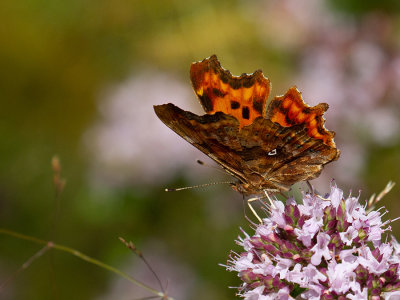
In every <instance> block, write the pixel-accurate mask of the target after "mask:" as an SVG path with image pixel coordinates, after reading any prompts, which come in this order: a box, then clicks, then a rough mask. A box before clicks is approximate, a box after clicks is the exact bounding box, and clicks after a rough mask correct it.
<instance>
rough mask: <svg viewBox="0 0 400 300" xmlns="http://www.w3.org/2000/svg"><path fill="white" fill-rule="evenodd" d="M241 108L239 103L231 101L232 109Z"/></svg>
mask: <svg viewBox="0 0 400 300" xmlns="http://www.w3.org/2000/svg"><path fill="white" fill-rule="evenodd" d="M239 107H240V103H239V102H237V101H233V100H232V101H231V108H232V109H238V108H239Z"/></svg>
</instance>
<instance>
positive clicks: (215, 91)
mask: <svg viewBox="0 0 400 300" xmlns="http://www.w3.org/2000/svg"><path fill="white" fill-rule="evenodd" d="M213 94H214V95H215V96H217V97H220V98H223V97H225V95H226V93H224V92H222V91H220V90H219V89H216V88H213Z"/></svg>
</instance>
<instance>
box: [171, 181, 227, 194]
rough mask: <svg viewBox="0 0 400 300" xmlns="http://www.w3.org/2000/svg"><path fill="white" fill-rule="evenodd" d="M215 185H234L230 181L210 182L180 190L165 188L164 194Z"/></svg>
mask: <svg viewBox="0 0 400 300" xmlns="http://www.w3.org/2000/svg"><path fill="white" fill-rule="evenodd" d="M216 184H234V182H232V181H221V182H210V183H205V184H198V185H192V186H185V187H180V188H166V189H165V191H166V192H178V191H183V190H189V189H197V188H202V187H208V186H211V185H216Z"/></svg>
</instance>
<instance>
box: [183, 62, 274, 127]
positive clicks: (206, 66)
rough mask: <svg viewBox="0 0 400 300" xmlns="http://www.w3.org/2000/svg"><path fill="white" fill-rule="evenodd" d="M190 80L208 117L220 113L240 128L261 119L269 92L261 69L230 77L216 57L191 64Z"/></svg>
mask: <svg viewBox="0 0 400 300" xmlns="http://www.w3.org/2000/svg"><path fill="white" fill-rule="evenodd" d="M190 78H191V80H192V85H193V88H194V90H195V93H196V95H197V96H198V98H199V99H200V103H201V105H202V106H203V108H204V110H205V111H206V112H207V113H208V114H214V113H216V112H217V111H221V112H223V113H225V114H228V115H231V116H234V117H235V118H236V119H238V120H239V123H240V127H239V128H242V127H243V126H246V125H250V124H251V123H253V120H254V119H255V118H257V117H259V116H262V117H263V116H264V114H265V107H266V102H267V99H268V96H269V92H270V89H271V84H270V81H269V79H267V78H265V77H264V75H263V74H262V72H261V70H257V71H255V72H254V73H253V74H242V75H241V76H233V75H232V74H231V73H230V72H229V71H228V70H225V69H223V68H222V67H221V64H220V63H219V61H218V59H217V57H216V56H215V55H213V56H211V57H209V58H206V59H204V60H203V61H201V62H196V63H193V64H192V66H191V68H190Z"/></svg>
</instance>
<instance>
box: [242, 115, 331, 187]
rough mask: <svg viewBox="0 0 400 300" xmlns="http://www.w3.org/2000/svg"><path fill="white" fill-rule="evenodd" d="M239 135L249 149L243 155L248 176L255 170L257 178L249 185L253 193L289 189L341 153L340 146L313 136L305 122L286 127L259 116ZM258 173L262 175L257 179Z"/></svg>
mask: <svg viewBox="0 0 400 300" xmlns="http://www.w3.org/2000/svg"><path fill="white" fill-rule="evenodd" d="M238 139H239V142H240V144H241V146H242V148H243V149H245V151H243V152H242V155H241V158H242V159H243V163H242V165H245V166H246V167H245V171H244V173H245V177H247V178H251V177H249V176H250V174H249V173H248V172H251V174H252V176H253V178H254V180H253V181H252V182H251V183H252V186H251V187H249V189H251V188H252V189H253V191H252V192H253V193H257V191H258V192H260V191H262V190H269V191H286V190H288V189H289V188H290V186H291V185H293V184H294V183H296V182H298V181H304V180H311V179H314V178H316V177H318V176H319V174H320V173H321V171H322V169H323V166H324V165H325V164H327V163H329V162H331V161H333V160H335V159H337V157H338V155H339V153H338V150H337V149H336V148H334V147H330V146H328V145H326V144H324V143H323V141H322V140H320V139H316V138H313V137H310V136H309V134H308V129H307V127H306V126H305V125H304V124H299V125H294V126H291V127H283V126H281V125H279V124H276V123H273V122H271V121H270V120H268V119H264V118H257V119H256V120H255V121H254V122H253V123H252V124H251V125H249V126H246V127H243V128H242V130H241V131H240V132H239V135H238ZM255 174H258V175H260V177H261V179H256V178H257V177H256V176H255ZM260 177H258V178H260Z"/></svg>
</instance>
